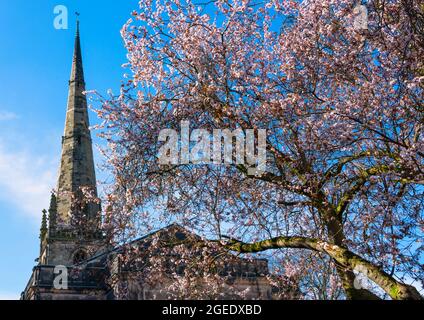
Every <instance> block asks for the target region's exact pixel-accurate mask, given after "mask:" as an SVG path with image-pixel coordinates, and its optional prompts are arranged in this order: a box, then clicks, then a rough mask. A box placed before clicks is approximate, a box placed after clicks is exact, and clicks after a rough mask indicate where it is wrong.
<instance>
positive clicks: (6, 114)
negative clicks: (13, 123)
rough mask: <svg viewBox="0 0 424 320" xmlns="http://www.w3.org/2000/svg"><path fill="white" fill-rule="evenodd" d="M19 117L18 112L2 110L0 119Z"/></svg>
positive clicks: (6, 119)
mask: <svg viewBox="0 0 424 320" xmlns="http://www.w3.org/2000/svg"><path fill="white" fill-rule="evenodd" d="M17 118H18V115H17V114H16V113H13V112H10V111H1V110H0V121H8V120H15V119H17Z"/></svg>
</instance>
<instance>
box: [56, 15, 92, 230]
mask: <svg viewBox="0 0 424 320" xmlns="http://www.w3.org/2000/svg"><path fill="white" fill-rule="evenodd" d="M84 91H85V81H84V70H83V63H82V54H81V43H80V30H79V21H77V28H76V34H75V46H74V53H73V58H72V69H71V76H70V79H69V92H68V105H67V112H66V120H65V130H64V136H63V137H62V157H61V163H60V170H59V178H58V185H57V199H56V201H57V221H56V226H57V227H58V229H68V230H69V229H71V228H72V226H71V222H72V220H73V218H75V216H80V215H81V212H78V213H77V212H75V210H77V209H75V205H74V202H75V201H74V200H75V197H76V196H78V195H79V194H80V189H81V188H82V187H88V188H90V189H91V190H93V191H94V194H95V195H97V190H96V175H95V170H94V161H93V151H92V141H91V134H90V130H89V119H88V110H87V99H86V96H85V95H84ZM99 209H100V206H99V205H95V204H90V205H88V206H85V207H84V216H85V217H86V218H89V219H90V220H91V222H99V219H100V218H99Z"/></svg>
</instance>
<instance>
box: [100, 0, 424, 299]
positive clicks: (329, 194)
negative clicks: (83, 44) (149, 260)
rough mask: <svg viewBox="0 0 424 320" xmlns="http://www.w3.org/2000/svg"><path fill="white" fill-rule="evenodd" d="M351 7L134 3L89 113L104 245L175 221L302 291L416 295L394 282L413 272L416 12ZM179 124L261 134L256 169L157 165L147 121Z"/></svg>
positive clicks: (323, 2) (419, 68)
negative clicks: (117, 78)
mask: <svg viewBox="0 0 424 320" xmlns="http://www.w3.org/2000/svg"><path fill="white" fill-rule="evenodd" d="M357 5H360V4H359V3H354V2H353V1H348V0H320V1H313V0H310V1H294V0H270V1H266V0H265V1H253V0H211V1H201V0H199V1H195V0H168V1H151V0H143V1H140V4H139V9H138V10H135V11H134V12H133V13H132V15H133V17H132V19H131V20H129V21H128V23H126V24H125V26H124V27H123V29H122V37H123V39H124V42H125V46H126V48H127V50H128V64H127V65H126V67H127V68H128V69H129V75H126V77H127V80H125V83H123V84H122V86H121V91H120V93H119V95H117V96H115V95H113V94H112V93H111V94H110V95H109V96H108V97H107V98H104V97H100V99H101V108H100V109H99V110H98V114H99V116H100V117H101V118H102V119H103V120H104V122H103V129H104V130H102V134H101V135H102V136H103V137H104V138H105V139H106V140H107V142H108V148H106V150H105V154H106V155H107V157H108V164H109V165H110V168H111V170H112V172H113V176H114V181H113V183H112V185H110V188H109V190H108V191H109V194H108V196H107V197H106V199H104V200H103V201H104V203H105V204H106V210H105V227H106V228H107V230H109V231H111V232H113V238H114V239H115V241H121V242H125V241H128V240H129V239H132V238H133V237H135V236H136V235H137V234H140V233H144V232H148V231H151V230H153V229H155V228H158V227H160V226H163V225H166V224H167V223H170V222H175V221H176V222H178V223H180V224H181V225H183V226H185V227H187V228H188V229H190V230H193V231H195V232H197V233H198V234H200V235H202V236H205V237H208V238H210V239H215V240H216V241H217V242H216V243H217V244H219V246H220V247H222V248H224V249H226V250H228V251H229V252H232V253H235V254H243V255H245V256H255V255H266V256H267V257H268V258H269V261H270V266H271V267H272V270H273V272H274V274H280V275H282V274H286V275H289V276H290V277H291V278H292V279H294V278H296V279H298V281H299V283H301V286H300V288H299V289H300V290H301V291H302V293H303V295H304V297H305V298H308V297H311V298H314V297H315V298H317V297H318V298H340V297H342V296H344V297H346V298H348V299H376V298H379V297H386V298H388V297H390V298H392V299H422V296H421V295H420V293H419V292H418V291H417V290H416V288H415V287H413V286H411V285H408V284H406V283H405V281H406V280H409V281H410V280H411V279H412V280H415V281H417V282H420V281H421V284H422V279H424V267H423V261H424V260H423V259H424V258H423V245H422V239H423V234H424V219H423V199H424V197H423V191H424V189H423V183H424V171H423V164H424V163H423V160H424V140H423V123H424V122H423V83H424V65H423V59H422V57H423V56H424V49H423V48H424V46H423V44H424V38H423V34H424V32H423V31H424V30H423V22H424V20H423V12H424V11H423V10H424V8H423V6H422V4H420V1H415V0H369V1H367V2H366V3H365V4H364V6H366V9H367V11H366V12H367V15H366V16H365V18H366V21H361V23H359V24H358V23H357V22H358V21H355V19H358V15H357V14H356V13H357V12H358V10H357V9H355V8H356V7H355V6H357ZM359 18H361V19H363V18H364V16H363V15H360V16H359ZM358 25H360V26H361V27H360V28H358ZM364 26H365V27H364ZM181 121H190V124H191V126H192V127H193V128H203V129H206V130H209V132H212V131H213V129H217V128H222V129H224V128H228V129H229V130H236V129H238V128H241V129H243V130H246V129H255V130H256V129H266V130H267V137H266V143H267V149H266V151H267V164H266V165H267V170H266V172H264V173H263V174H261V175H251V174H250V173H249V170H248V169H249V168H248V166H247V165H244V164H240V163H234V164H233V165H217V164H210V163H204V164H187V163H185V164H169V165H163V164H159V162H158V159H157V154H158V150H159V148H160V147H161V145H163V142H160V141H158V136H159V133H160V131H161V130H162V129H175V130H178V128H180V123H181ZM358 273H361V274H362V276H365V277H366V278H367V279H369V280H370V281H371V283H372V286H365V287H364V286H361V285H358V281H357V276H358ZM375 287H376V288H378V289H377V290H375V289H374V288H375ZM341 290H342V291H341Z"/></svg>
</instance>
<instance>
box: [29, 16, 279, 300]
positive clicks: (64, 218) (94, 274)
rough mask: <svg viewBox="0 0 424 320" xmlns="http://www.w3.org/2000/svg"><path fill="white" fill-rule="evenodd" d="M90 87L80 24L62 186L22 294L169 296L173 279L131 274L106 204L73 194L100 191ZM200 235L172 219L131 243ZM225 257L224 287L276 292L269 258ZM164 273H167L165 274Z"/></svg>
mask: <svg viewBox="0 0 424 320" xmlns="http://www.w3.org/2000/svg"><path fill="white" fill-rule="evenodd" d="M84 91H85V81H84V72H83V63H82V56H81V45H80V34H79V26H78V24H77V31H76V37H75V48H74V54H73V61H72V70H71V76H70V80H69V93H68V102H67V112H66V121H65V130H64V136H63V137H62V156H61V162H60V170H59V176H58V183H57V193H56V194H52V195H51V201H50V208H49V210H48V212H47V211H45V210H44V211H43V220H42V226H41V233H40V255H39V258H38V260H36V261H38V264H37V265H36V266H35V267H34V268H33V270H32V274H31V276H30V279H29V281H28V284H27V286H26V288H25V289H24V291H23V292H22V295H21V299H23V300H63V299H78V300H105V299H111V300H115V299H165V298H167V297H169V296H168V295H167V294H166V293H167V292H166V288H167V286H168V285H169V283H167V281H166V280H165V281H162V282H161V284H160V287H159V288H158V287H154V286H152V285H147V284H146V283H144V282H143V280H142V279H141V278H139V279H137V277H131V275H132V274H133V273H134V274H137V273H135V272H134V271H135V270H136V269H137V271H140V266H137V265H136V264H131V263H128V262H125V261H124V259H122V250H123V248H122V247H119V246H118V247H115V248H113V247H110V246H109V245H107V244H106V241H105V237H104V233H103V232H102V230H101V214H100V210H101V208H100V204H95V203H94V204H93V203H90V204H87V205H85V206H83V207H80V208H79V207H78V206H75V201H74V199H75V195H78V194H79V192H80V188H81V187H89V188H90V189H91V190H92V191H93V192H94V194H95V195H96V194H97V191H96V174H95V167H94V161H93V150H92V140H91V134H90V130H89V117H88V110H87V100H86V96H85V95H84V94H83V92H84ZM79 215H83V216H84V217H85V220H83V221H85V223H86V224H87V225H89V226H90V227H87V228H78V227H77V226H76V225H75V223H73V221H74V220H78V219H77V218H78V217H79ZM81 230H84V231H83V232H82V231H81ZM196 237H197V236H196V235H195V234H193V233H191V232H190V231H188V230H186V229H184V228H183V227H181V226H179V225H176V224H173V225H170V226H168V227H165V228H163V229H160V230H158V231H156V232H154V233H152V234H149V235H146V236H144V237H142V238H140V239H137V240H135V241H133V242H132V243H131V246H132V247H137V248H138V249H139V251H138V252H143V250H147V248H148V247H149V244H150V243H151V241H152V239H153V238H159V239H165V238H166V239H173V238H175V239H179V240H181V239H194V240H195V239H196ZM225 259H228V263H227V264H226V266H225V269H226V270H224V271H226V272H227V274H228V272H229V271H230V274H231V281H230V282H229V283H228V284H226V286H230V287H231V286H233V287H237V288H240V289H248V290H247V291H248V294H247V295H246V298H252V299H253V298H254V299H271V298H272V297H273V295H274V290H273V288H272V287H271V285H270V284H269V283H270V282H269V280H268V279H269V277H268V276H269V274H268V262H267V260H264V259H256V260H245V259H242V258H239V257H235V256H232V255H231V254H229V253H226V255H225ZM61 268H62V269H61ZM58 270H59V271H58ZM64 270H66V274H65V273H64ZM221 271H222V270H221ZM217 272H218V271H217ZM65 275H66V276H67V277H66V281H67V282H66V286H64V285H63V281H62V282H61V283H59V286H58V285H57V283H56V282H55V281H56V280H57V277H58V276H65ZM163 277H164V279H167V275H166V273H165V274H164V275H163ZM62 280H63V279H62ZM170 281H171V280H170ZM168 282H169V281H168ZM122 283H125V295H122V293H121V292H119V291H120V290H121V291H122ZM227 289H228V287H227ZM227 289H225V288H223V291H227V292H229V291H228V290H227ZM222 298H223V299H226V298H231V295H229V294H227V295H225V296H222Z"/></svg>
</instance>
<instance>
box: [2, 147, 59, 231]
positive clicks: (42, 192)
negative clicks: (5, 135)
mask: <svg viewBox="0 0 424 320" xmlns="http://www.w3.org/2000/svg"><path fill="white" fill-rule="evenodd" d="M56 168H57V164H56V163H55V161H52V160H51V158H50V159H49V158H47V157H40V156H38V155H34V154H30V153H29V152H27V151H21V152H10V151H8V150H6V148H5V147H4V146H3V145H1V144H0V199H1V201H3V202H8V203H11V204H12V205H14V206H16V207H17V208H18V209H20V210H19V211H22V212H23V213H24V214H26V215H28V216H29V217H30V218H34V220H35V221H37V223H39V220H40V217H41V210H42V209H44V208H46V209H47V207H48V204H49V200H50V191H51V190H52V188H53V187H54V186H55V176H56Z"/></svg>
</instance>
